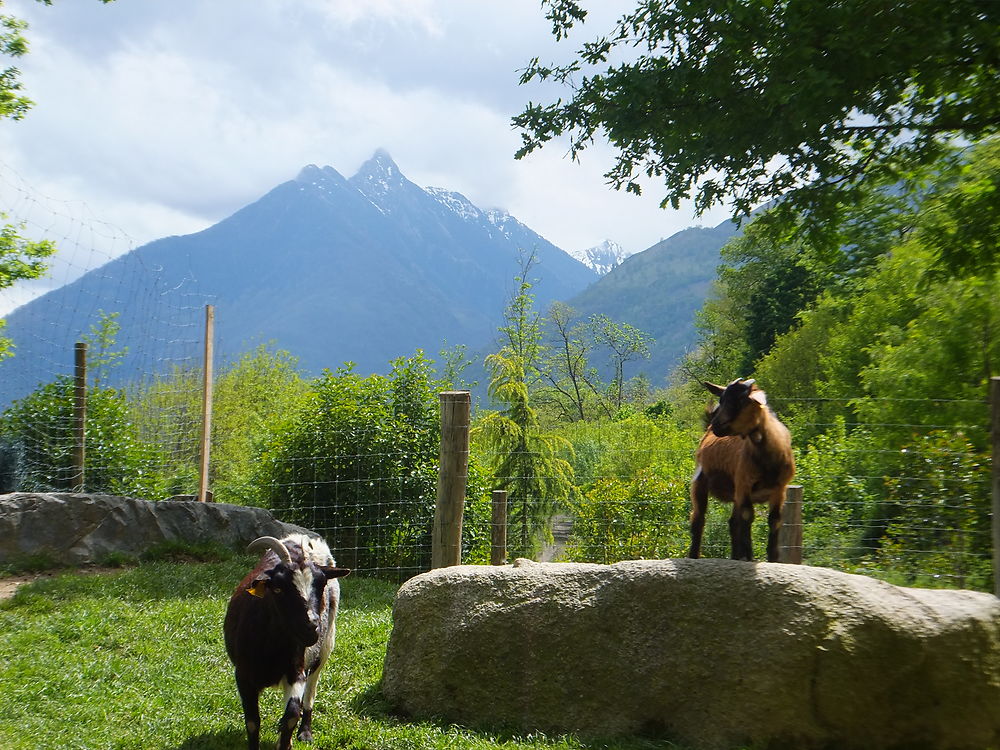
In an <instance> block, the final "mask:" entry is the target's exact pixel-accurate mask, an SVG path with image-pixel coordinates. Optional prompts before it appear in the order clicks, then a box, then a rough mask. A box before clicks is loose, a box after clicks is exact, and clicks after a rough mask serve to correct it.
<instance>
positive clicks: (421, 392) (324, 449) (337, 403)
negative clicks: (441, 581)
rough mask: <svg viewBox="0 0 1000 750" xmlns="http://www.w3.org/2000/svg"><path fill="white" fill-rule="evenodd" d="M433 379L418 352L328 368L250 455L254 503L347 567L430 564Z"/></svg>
mask: <svg viewBox="0 0 1000 750" xmlns="http://www.w3.org/2000/svg"><path fill="white" fill-rule="evenodd" d="M432 376H433V372H432V369H431V363H430V361H429V360H427V359H425V358H424V356H423V354H422V353H419V352H418V353H417V354H416V355H414V356H413V357H409V358H400V359H397V360H395V361H394V362H393V363H392V373H391V374H390V375H388V376H384V375H370V376H368V377H365V378H363V377H361V376H360V375H358V374H357V373H355V372H354V371H353V367H352V366H350V365H348V366H347V367H344V368H341V369H339V370H337V371H336V372H330V371H327V372H326V373H325V374H324V375H323V376H322V377H320V378H319V379H317V380H316V381H315V382H314V383H313V384H312V386H311V391H310V393H309V394H308V397H307V398H306V400H305V401H304V403H303V405H302V406H301V408H300V410H299V411H298V412H297V415H296V419H294V420H292V421H288V422H286V423H284V424H282V425H279V426H278V429H277V430H276V432H275V435H274V437H273V438H272V439H271V441H270V442H269V443H268V444H267V446H266V448H265V450H264V451H263V453H262V454H261V455H260V456H259V458H258V461H257V469H256V471H255V473H254V483H255V484H256V486H257V487H259V488H260V492H261V495H260V501H261V502H262V503H263V504H265V505H266V506H267V507H269V508H272V509H273V510H275V511H276V512H277V513H278V514H279V516H280V517H282V518H284V519H286V520H289V521H295V522H298V523H301V524H303V525H305V526H307V527H308V528H311V529H314V530H316V531H318V532H320V533H321V534H323V535H324V536H325V537H326V539H327V540H328V541H329V542H330V544H331V546H332V547H333V548H335V549H336V550H337V555H338V560H339V561H340V562H341V563H342V564H344V565H346V566H347V567H351V568H361V569H364V570H377V571H383V572H384V573H385V574H391V575H403V574H404V573H413V572H416V571H421V570H426V569H427V568H429V567H430V565H429V564H430V536H431V527H432V523H433V519H434V505H435V499H436V496H437V459H438V448H439V445H440V436H439V432H440V425H439V417H438V399H437V396H436V393H437V387H436V385H437V384H436V383H435V381H434V380H433V377H432ZM470 476H473V477H474V476H475V472H474V471H471V472H470ZM469 492H470V495H471V496H473V497H476V496H478V495H479V494H481V492H482V488H480V487H476V486H471V487H470V489H469Z"/></svg>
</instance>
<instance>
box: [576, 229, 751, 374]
mask: <svg viewBox="0 0 1000 750" xmlns="http://www.w3.org/2000/svg"><path fill="white" fill-rule="evenodd" d="M738 232H739V229H738V227H737V226H736V225H735V224H734V223H733V222H731V221H728V220H727V221H724V222H722V223H721V224H719V225H718V226H716V227H691V228H688V229H683V230H681V231H680V232H677V233H676V234H674V235H671V236H670V237H668V238H667V239H665V240H661V241H660V242H658V243H657V244H655V245H653V246H652V247H650V248H649V249H647V250H643V251H642V252H640V253H636V254H635V255H632V256H630V257H628V258H626V259H625V260H624V261H622V263H621V264H620V265H618V266H616V267H615V268H613V269H612V270H611V271H609V272H608V273H607V274H606V275H604V276H602V277H601V278H600V279H598V280H597V281H596V282H595V283H594V284H592V285H590V286H589V287H587V288H586V289H585V290H583V291H581V292H580V293H579V294H577V295H576V296H574V297H572V298H570V299H569V300H568V301H567V304H568V305H569V306H570V307H572V308H573V309H574V310H576V312H577V315H578V317H579V318H580V319H587V318H589V317H590V316H591V315H596V314H604V315H607V316H608V317H609V318H611V319H612V320H615V321H617V322H625V323H629V324H630V325H633V326H635V327H636V328H639V329H640V330H642V331H645V332H646V333H648V334H650V335H651V336H652V337H653V338H655V339H656V343H655V344H654V345H653V347H652V351H651V357H650V359H649V360H648V361H646V362H640V363H634V364H632V365H631V366H630V367H631V369H630V372H631V373H632V374H635V373H638V372H644V373H645V374H646V375H647V376H648V377H649V379H650V380H651V381H652V383H653V384H654V385H662V383H663V380H664V378H665V377H666V376H667V375H669V373H670V372H671V370H673V368H674V367H675V366H676V365H677V364H678V363H679V362H680V360H681V358H682V357H683V356H684V354H685V353H686V352H688V351H689V350H690V349H691V347H692V346H693V345H694V343H695V341H696V338H697V332H696V330H695V313H696V312H697V311H698V310H699V309H701V306H702V303H703V302H704V301H705V298H706V296H707V295H708V292H709V288H710V287H711V284H712V281H713V280H714V279H715V276H716V269H717V267H718V266H719V263H720V262H721V258H720V256H719V251H720V250H721V249H722V246H723V245H725V244H726V242H728V241H729V240H730V239H731V238H732V237H733V236H734V235H736V234H737V233H738ZM593 364H594V365H599V364H600V363H599V362H594V363H593Z"/></svg>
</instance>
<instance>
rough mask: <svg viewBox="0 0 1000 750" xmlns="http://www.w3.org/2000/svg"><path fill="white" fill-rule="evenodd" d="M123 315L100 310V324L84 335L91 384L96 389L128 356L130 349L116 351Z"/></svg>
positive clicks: (124, 348) (125, 347) (98, 312)
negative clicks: (120, 319) (120, 317)
mask: <svg viewBox="0 0 1000 750" xmlns="http://www.w3.org/2000/svg"><path fill="white" fill-rule="evenodd" d="M120 315H121V313H117V312H113V313H106V312H104V310H98V311H97V316H98V322H97V323H96V324H93V325H91V326H90V333H89V334H84V335H83V336H82V337H81V338H82V339H83V342H84V343H85V344H87V369H88V370H89V371H90V373H91V375H92V380H91V382H92V383H93V385H94V387H95V388H96V387H98V386H100V385H104V384H105V383H106V381H107V379H108V372H109V371H110V370H111V368H113V367H117V366H118V365H120V364H121V360H122V359H123V358H124V357H125V355H126V354H128V347H127V346H123V347H122V348H121V349H115V343H116V340H117V338H118V332H119V331H120V330H121V328H122V325H121V323H119V322H118V317H119V316H120Z"/></svg>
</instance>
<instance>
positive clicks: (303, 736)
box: [295, 729, 313, 742]
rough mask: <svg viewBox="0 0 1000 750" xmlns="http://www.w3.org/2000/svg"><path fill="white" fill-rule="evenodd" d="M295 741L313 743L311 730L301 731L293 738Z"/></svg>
mask: <svg viewBox="0 0 1000 750" xmlns="http://www.w3.org/2000/svg"><path fill="white" fill-rule="evenodd" d="M295 739H297V740H298V741H299V742H312V741H313V733H312V730H311V729H303V730H301V731H300V732H299V733H298V735H297V736H296V737H295Z"/></svg>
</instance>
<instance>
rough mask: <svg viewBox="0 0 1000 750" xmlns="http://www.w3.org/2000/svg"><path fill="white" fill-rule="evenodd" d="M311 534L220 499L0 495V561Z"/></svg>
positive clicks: (67, 560)
mask: <svg viewBox="0 0 1000 750" xmlns="http://www.w3.org/2000/svg"><path fill="white" fill-rule="evenodd" d="M290 532H298V533H312V532H307V531H306V530H305V529H302V528H301V527H298V526H293V525H291V524H285V523H282V522H280V521H278V520H276V519H275V518H274V516H272V515H271V513H270V512H269V511H267V510H264V509H263V508H250V507H243V506H240V505H227V504H225V503H200V502H197V501H180V500H178V501H172V502H159V503H151V502H148V501H146V500H135V499H133V498H128V497H116V496H114V495H84V494H73V493H58V494H35V493H26V492H15V493H12V494H9V495H0V563H7V562H17V561H19V560H23V559H24V558H27V557H31V556H37V555H41V556H44V557H46V558H49V559H51V560H53V561H54V562H58V563H63V564H67V565H80V564H86V563H94V562H100V561H101V560H102V559H103V558H105V557H107V556H108V555H109V554H111V553H120V554H125V555H132V556H138V555H140V554H142V553H143V552H145V551H146V550H147V549H149V548H150V547H152V546H153V545H156V544H160V543H162V542H168V541H182V542H191V543H204V542H214V543H218V544H222V545H225V546H227V547H231V548H233V549H238V548H242V547H245V546H246V544H247V543H249V542H250V541H252V540H253V539H256V538H257V537H259V536H264V535H269V536H277V537H280V536H283V535H284V534H286V533H290Z"/></svg>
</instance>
